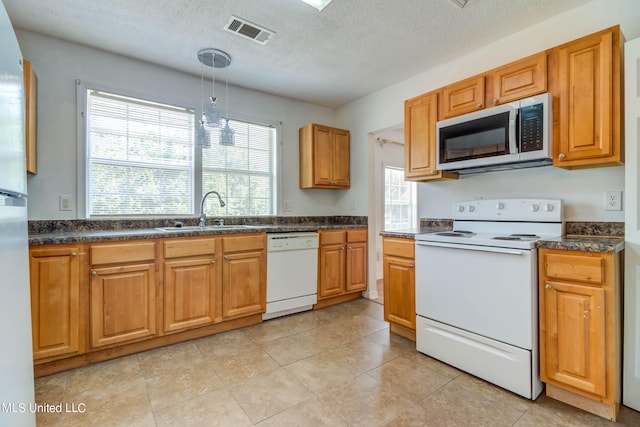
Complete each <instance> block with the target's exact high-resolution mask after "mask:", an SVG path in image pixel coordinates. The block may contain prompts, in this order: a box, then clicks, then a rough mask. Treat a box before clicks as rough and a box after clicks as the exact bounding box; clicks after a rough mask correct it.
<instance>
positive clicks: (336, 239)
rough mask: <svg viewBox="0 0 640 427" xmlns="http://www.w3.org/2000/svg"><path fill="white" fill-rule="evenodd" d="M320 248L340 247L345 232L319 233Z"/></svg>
mask: <svg viewBox="0 0 640 427" xmlns="http://www.w3.org/2000/svg"><path fill="white" fill-rule="evenodd" d="M319 235H320V236H319V237H320V246H322V245H340V244H342V243H344V242H345V237H346V236H345V232H344V231H342V230H336V231H324V230H321V231H320V233H319Z"/></svg>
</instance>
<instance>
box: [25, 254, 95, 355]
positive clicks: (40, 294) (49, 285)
mask: <svg viewBox="0 0 640 427" xmlns="http://www.w3.org/2000/svg"><path fill="white" fill-rule="evenodd" d="M82 257H83V254H81V251H80V248H79V247H78V246H67V245H51V246H45V247H38V248H37V249H33V250H31V251H29V273H30V286H31V329H32V342H33V359H34V360H40V359H46V358H51V357H55V356H64V355H71V354H75V353H77V352H78V351H79V350H80V348H81V345H80V343H81V337H80V331H81V328H80V321H81V319H80V317H81V315H80V286H81V285H80V284H81V280H80V263H81V261H80V259H81V258H82Z"/></svg>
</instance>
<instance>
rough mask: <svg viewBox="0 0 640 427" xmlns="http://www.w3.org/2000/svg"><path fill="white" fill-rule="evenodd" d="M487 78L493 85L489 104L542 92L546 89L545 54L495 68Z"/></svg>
mask: <svg viewBox="0 0 640 427" xmlns="http://www.w3.org/2000/svg"><path fill="white" fill-rule="evenodd" d="M488 79H490V81H491V82H492V85H491V86H492V87H493V98H492V99H491V103H490V104H491V105H499V104H505V103H508V102H512V101H516V100H518V99H522V98H526V97H528V96H533V95H538V94H540V93H544V92H546V91H547V54H546V53H545V52H543V53H539V54H536V55H532V56H529V57H527V58H524V59H521V60H519V61H515V62H512V63H510V64H507V65H505V66H502V67H500V68H496V69H495V70H493V71H492V72H491V73H490V74H489V76H488ZM491 105H488V106H491Z"/></svg>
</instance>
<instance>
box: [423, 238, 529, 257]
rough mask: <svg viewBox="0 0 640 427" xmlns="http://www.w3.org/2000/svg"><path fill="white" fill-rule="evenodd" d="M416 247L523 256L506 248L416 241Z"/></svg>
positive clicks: (518, 251) (517, 251)
mask: <svg viewBox="0 0 640 427" xmlns="http://www.w3.org/2000/svg"><path fill="white" fill-rule="evenodd" d="M416 245H417V246H435V247H438V248H449V249H460V250H464V251H478V252H493V253H498V254H508V255H524V254H525V251H520V250H517V249H508V248H494V247H492V246H474V245H453V244H449V243H439V242H425V241H416Z"/></svg>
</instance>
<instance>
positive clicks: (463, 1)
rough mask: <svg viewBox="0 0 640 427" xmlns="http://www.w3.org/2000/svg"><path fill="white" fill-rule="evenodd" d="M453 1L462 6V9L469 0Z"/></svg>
mask: <svg viewBox="0 0 640 427" xmlns="http://www.w3.org/2000/svg"><path fill="white" fill-rule="evenodd" d="M451 1H452V2H453V4H455V5H456V6H460V9H462V8H463V7H465V5H466V4H467V1H468V0H451Z"/></svg>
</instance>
